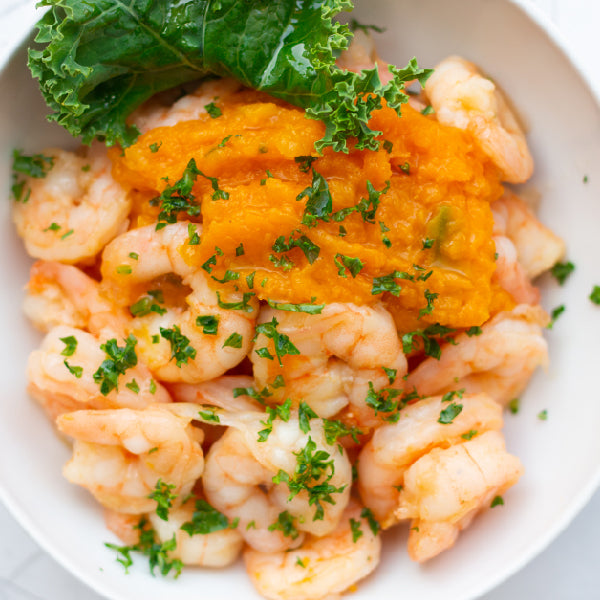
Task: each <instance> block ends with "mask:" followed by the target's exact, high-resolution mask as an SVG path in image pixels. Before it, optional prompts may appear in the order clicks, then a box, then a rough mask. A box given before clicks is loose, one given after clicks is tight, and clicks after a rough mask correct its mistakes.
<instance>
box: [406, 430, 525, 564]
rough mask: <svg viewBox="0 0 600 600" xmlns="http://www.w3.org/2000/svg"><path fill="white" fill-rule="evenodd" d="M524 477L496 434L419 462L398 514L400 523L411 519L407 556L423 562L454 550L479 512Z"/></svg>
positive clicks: (439, 450) (408, 474)
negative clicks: (455, 543) (448, 550)
mask: <svg viewBox="0 0 600 600" xmlns="http://www.w3.org/2000/svg"><path fill="white" fill-rule="evenodd" d="M522 474H523V466H522V465H521V462H520V461H519V459H518V458H516V457H515V456H512V455H511V454H508V453H507V452H506V449H505V447H504V438H503V436H502V434H501V433H499V432H497V431H488V432H486V433H483V434H482V435H478V436H477V437H475V438H473V439H472V440H470V441H467V442H464V443H462V444H458V445H455V446H451V447H450V448H445V449H444V448H434V449H433V450H432V451H431V452H429V454H426V455H425V456H423V457H422V458H420V459H419V460H418V461H417V462H416V463H415V464H414V465H412V466H411V467H410V468H409V469H408V470H407V471H406V473H405V475H404V487H403V489H402V491H401V492H400V496H399V507H398V509H397V510H396V516H397V517H398V518H399V519H412V521H411V531H410V534H409V538H408V554H409V556H410V557H411V558H412V559H413V560H416V561H419V562H423V561H426V560H429V559H430V558H432V557H434V556H436V555H437V554H439V553H440V552H443V551H444V550H447V549H448V548H450V547H451V546H452V545H453V544H454V542H455V540H456V537H457V536H458V533H459V532H460V531H461V530H462V529H464V528H465V527H467V526H468V525H469V524H470V522H471V520H472V519H473V517H474V516H475V515H476V513H478V512H479V511H480V510H482V509H484V508H487V507H489V506H490V503H491V501H492V499H493V498H494V497H495V496H497V495H500V494H503V493H504V492H505V491H506V490H507V489H508V488H509V487H511V486H513V485H514V484H515V483H517V481H518V480H519V478H520V477H521V475H522Z"/></svg>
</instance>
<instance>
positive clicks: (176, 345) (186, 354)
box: [160, 325, 196, 368]
mask: <svg viewBox="0 0 600 600" xmlns="http://www.w3.org/2000/svg"><path fill="white" fill-rule="evenodd" d="M160 336H161V337H162V338H164V339H165V340H167V341H168V342H169V343H170V344H171V359H170V360H173V359H175V362H176V364H177V366H178V367H179V368H181V365H183V364H187V362H188V360H189V359H190V358H191V359H192V360H194V358H196V349H195V348H194V347H193V346H191V345H190V340H189V338H188V337H186V336H185V335H183V334H182V333H181V329H180V328H179V327H178V326H177V325H173V327H172V328H171V329H166V328H165V327H161V328H160Z"/></svg>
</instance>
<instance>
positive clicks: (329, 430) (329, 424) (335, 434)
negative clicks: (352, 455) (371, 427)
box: [323, 419, 363, 446]
mask: <svg viewBox="0 0 600 600" xmlns="http://www.w3.org/2000/svg"><path fill="white" fill-rule="evenodd" d="M323 433H324V434H325V441H326V442H327V443H328V444H329V445H330V446H333V445H334V444H335V443H336V442H337V440H338V438H341V437H344V436H346V435H349V436H351V437H352V439H353V440H354V442H355V443H357V444H358V436H359V435H362V434H363V432H362V431H361V430H360V429H358V428H357V427H354V426H352V427H348V425H346V424H345V423H343V422H342V421H337V420H336V421H334V420H332V419H323Z"/></svg>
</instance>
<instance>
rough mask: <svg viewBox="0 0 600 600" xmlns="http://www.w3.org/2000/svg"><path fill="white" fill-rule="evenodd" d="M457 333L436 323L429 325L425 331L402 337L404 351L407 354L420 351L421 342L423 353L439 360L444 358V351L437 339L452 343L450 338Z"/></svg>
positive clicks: (406, 334)
mask: <svg viewBox="0 0 600 600" xmlns="http://www.w3.org/2000/svg"><path fill="white" fill-rule="evenodd" d="M455 331H456V330H455V329H451V328H450V327H445V326H444V325H440V324H439V323H435V324H434V325H429V326H428V327H426V328H425V329H423V330H418V331H411V332H410V333H405V334H404V335H403V336H402V349H403V350H404V353H405V354H411V353H412V352H414V351H416V350H418V348H419V345H420V344H419V340H420V342H421V343H422V344H423V351H424V352H425V355H426V356H431V357H433V358H435V359H437V360H439V359H440V357H441V356H442V349H441V347H440V343H439V341H438V340H437V337H439V338H440V340H441V341H444V342H450V343H452V337H449V336H451V335H452V334H453V333H455Z"/></svg>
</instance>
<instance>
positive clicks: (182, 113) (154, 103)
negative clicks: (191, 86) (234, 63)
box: [130, 77, 242, 133]
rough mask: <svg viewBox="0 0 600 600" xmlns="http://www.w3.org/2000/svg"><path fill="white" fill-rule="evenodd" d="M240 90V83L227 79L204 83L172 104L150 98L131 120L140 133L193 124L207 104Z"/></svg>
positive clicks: (203, 111)
mask: <svg viewBox="0 0 600 600" xmlns="http://www.w3.org/2000/svg"><path fill="white" fill-rule="evenodd" d="M240 89H242V84H241V83H240V82H239V81H236V80H235V79H229V78H227V77H225V78H223V79H215V80H211V81H205V82H203V83H202V84H201V85H200V86H199V87H198V88H197V89H196V90H194V91H193V92H192V93H190V94H185V95H184V96H183V97H181V98H180V99H179V100H177V101H175V102H168V103H166V104H163V103H162V102H161V97H160V95H158V97H157V96H155V97H153V98H152V99H150V100H149V101H148V102H146V103H144V104H143V105H142V106H140V108H138V109H137V110H135V112H134V113H133V114H132V115H131V117H130V120H131V121H132V124H134V125H136V126H137V128H138V129H139V130H140V132H141V133H146V132H147V131H150V130H151V129H155V128H156V127H171V126H173V125H176V124H177V123H181V122H182V121H192V120H196V119H198V117H200V115H203V114H206V112H207V110H206V106H207V105H208V104H210V103H211V102H214V101H215V100H217V99H219V100H223V98H226V97H227V96H230V95H231V94H233V93H235V92H237V91H239V90H240ZM169 100H170V99H169Z"/></svg>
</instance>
